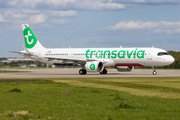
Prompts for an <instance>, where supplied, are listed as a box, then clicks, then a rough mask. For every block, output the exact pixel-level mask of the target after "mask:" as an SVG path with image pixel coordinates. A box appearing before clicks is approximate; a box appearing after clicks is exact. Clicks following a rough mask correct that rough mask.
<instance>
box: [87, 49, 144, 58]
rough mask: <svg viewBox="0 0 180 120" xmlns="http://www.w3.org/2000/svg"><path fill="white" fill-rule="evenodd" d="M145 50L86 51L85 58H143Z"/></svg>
mask: <svg viewBox="0 0 180 120" xmlns="http://www.w3.org/2000/svg"><path fill="white" fill-rule="evenodd" d="M144 54H145V50H138V49H135V50H132V51H130V50H120V51H117V50H113V51H110V50H90V49H88V50H86V58H92V56H95V57H96V58H113V59H115V58H117V57H118V58H121V59H123V58H139V59H141V58H144Z"/></svg>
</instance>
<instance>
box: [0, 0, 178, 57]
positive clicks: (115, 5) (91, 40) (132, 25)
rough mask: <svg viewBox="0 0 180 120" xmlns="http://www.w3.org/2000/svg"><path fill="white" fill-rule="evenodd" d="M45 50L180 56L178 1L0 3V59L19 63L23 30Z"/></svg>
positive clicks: (8, 0)
mask: <svg viewBox="0 0 180 120" xmlns="http://www.w3.org/2000/svg"><path fill="white" fill-rule="evenodd" d="M24 23H25V24H26V23H27V24H29V26H30V27H31V29H32V31H33V32H34V34H35V35H36V37H37V38H38V39H39V41H40V42H41V44H42V45H43V46H44V47H47V48H67V47H69V46H71V48H81V47H83V48H84V47H119V46H122V47H151V46H154V47H158V48H162V49H165V50H175V51H180V0H0V57H21V56H20V55H18V54H13V53H8V52H7V51H21V50H23V47H22V44H24V39H23V34H22V30H21V24H24Z"/></svg>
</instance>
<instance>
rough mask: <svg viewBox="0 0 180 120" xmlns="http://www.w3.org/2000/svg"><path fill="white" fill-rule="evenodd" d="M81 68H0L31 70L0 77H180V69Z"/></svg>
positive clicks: (0, 75)
mask: <svg viewBox="0 0 180 120" xmlns="http://www.w3.org/2000/svg"><path fill="white" fill-rule="evenodd" d="M79 69H80V68H44V69H38V68H32V69H0V70H12V71H31V72H22V73H21V72H20V73H0V78H83V77H84V78H85V77H100V78H104V77H180V70H161V69H157V70H156V71H157V75H152V71H153V70H152V69H134V70H133V71H132V72H118V71H117V70H116V69H107V70H108V73H107V74H105V75H102V74H99V73H98V72H87V74H86V75H79Z"/></svg>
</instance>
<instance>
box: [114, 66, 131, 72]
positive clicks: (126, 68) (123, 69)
mask: <svg viewBox="0 0 180 120" xmlns="http://www.w3.org/2000/svg"><path fill="white" fill-rule="evenodd" d="M116 69H117V71H119V72H131V71H132V70H134V66H116Z"/></svg>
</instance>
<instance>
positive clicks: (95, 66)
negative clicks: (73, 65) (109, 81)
mask: <svg viewBox="0 0 180 120" xmlns="http://www.w3.org/2000/svg"><path fill="white" fill-rule="evenodd" d="M85 69H86V70H87V71H88V72H101V71H102V70H103V69H104V65H103V63H102V62H99V61H93V62H87V63H86V64H85Z"/></svg>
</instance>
